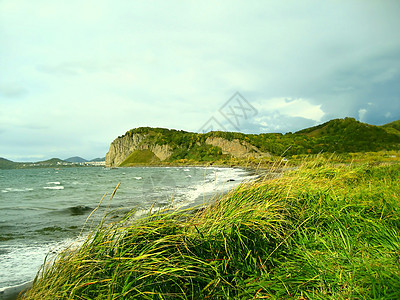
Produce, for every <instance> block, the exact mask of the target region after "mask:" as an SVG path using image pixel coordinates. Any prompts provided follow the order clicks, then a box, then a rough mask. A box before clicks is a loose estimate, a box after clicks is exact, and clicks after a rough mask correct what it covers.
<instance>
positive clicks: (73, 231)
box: [0, 167, 251, 292]
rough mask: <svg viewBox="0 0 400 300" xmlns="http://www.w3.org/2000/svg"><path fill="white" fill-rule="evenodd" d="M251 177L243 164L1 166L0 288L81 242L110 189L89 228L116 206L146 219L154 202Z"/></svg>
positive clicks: (185, 202) (194, 200)
mask: <svg viewBox="0 0 400 300" xmlns="http://www.w3.org/2000/svg"><path fill="white" fill-rule="evenodd" d="M248 175H249V174H248V173H247V172H246V171H245V170H241V169H229V168H207V169H206V168H186V167H185V168H176V167H170V168H165V167H163V168H145V167H138V168H117V169H109V168H100V167H86V168H65V169H62V168H61V169H22V170H0V292H1V291H2V290H4V289H5V288H8V287H12V286H17V285H20V284H22V283H24V282H27V281H31V280H33V278H34V277H35V275H36V273H37V271H38V269H39V268H40V266H41V264H42V263H43V261H44V258H45V256H46V254H47V253H49V252H56V251H59V250H60V249H62V248H63V247H66V246H67V245H69V244H71V243H72V242H73V241H75V240H76V239H77V237H78V236H79V234H80V233H81V230H82V228H83V226H84V224H85V221H86V219H87V218H88V216H89V215H90V213H91V212H92V211H93V209H95V208H96V207H97V206H98V204H99V202H100V200H101V198H102V197H103V195H104V193H107V196H106V197H105V198H104V200H103V202H102V204H101V206H100V208H99V209H98V210H97V211H96V213H95V214H94V215H93V217H91V219H90V220H89V222H87V223H86V225H85V228H86V229H87V228H89V227H90V224H91V223H92V221H93V222H94V224H96V222H98V221H99V219H100V218H101V217H103V216H104V214H105V213H106V212H110V211H112V215H113V216H115V217H120V216H123V215H124V214H125V213H127V212H129V211H130V210H132V209H136V216H137V217H140V216H141V215H143V214H145V213H146V212H148V210H149V209H150V207H151V206H153V209H157V208H162V207H165V206H168V205H171V203H172V202H173V204H174V206H175V207H187V206H193V205H199V204H202V203H203V201H205V199H207V198H208V196H209V195H210V194H212V193H219V192H223V191H224V190H227V189H229V188H232V187H233V186H234V185H235V184H238V183H240V182H241V181H242V180H243V179H249V178H251V177H249V176H248ZM233 180H234V181H233ZM119 182H120V183H121V185H120V187H119V188H118V190H117V193H116V194H115V196H114V198H113V199H112V201H109V198H110V195H111V194H112V192H113V190H114V188H115V187H116V185H117V184H118V183H119Z"/></svg>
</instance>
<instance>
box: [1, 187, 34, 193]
mask: <svg viewBox="0 0 400 300" xmlns="http://www.w3.org/2000/svg"><path fill="white" fill-rule="evenodd" d="M29 191H33V188H22V189H17V188H5V189H4V190H2V192H3V193H9V192H29Z"/></svg>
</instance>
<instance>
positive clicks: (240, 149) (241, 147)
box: [206, 137, 270, 158]
mask: <svg viewBox="0 0 400 300" xmlns="http://www.w3.org/2000/svg"><path fill="white" fill-rule="evenodd" d="M206 144H209V145H212V146H215V147H220V148H221V150H222V153H223V154H229V155H231V156H233V157H239V158H243V157H249V156H253V157H260V156H269V155H270V154H268V153H262V152H261V151H260V150H259V149H258V148H257V147H255V146H253V145H251V144H250V143H248V142H246V141H240V140H238V139H234V140H232V141H229V140H227V139H224V138H221V137H208V138H207V139H206Z"/></svg>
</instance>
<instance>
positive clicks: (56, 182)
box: [47, 181, 61, 185]
mask: <svg viewBox="0 0 400 300" xmlns="http://www.w3.org/2000/svg"><path fill="white" fill-rule="evenodd" d="M47 184H56V185H60V184H61V182H59V181H50V182H48V183H47Z"/></svg>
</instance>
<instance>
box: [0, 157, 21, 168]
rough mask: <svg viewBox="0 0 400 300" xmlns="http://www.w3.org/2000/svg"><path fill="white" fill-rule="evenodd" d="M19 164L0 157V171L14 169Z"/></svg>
mask: <svg viewBox="0 0 400 300" xmlns="http://www.w3.org/2000/svg"><path fill="white" fill-rule="evenodd" d="M18 164H19V163H16V162H13V161H11V160H8V159H5V158H3V157H0V169H15V168H16V167H17V166H18Z"/></svg>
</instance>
